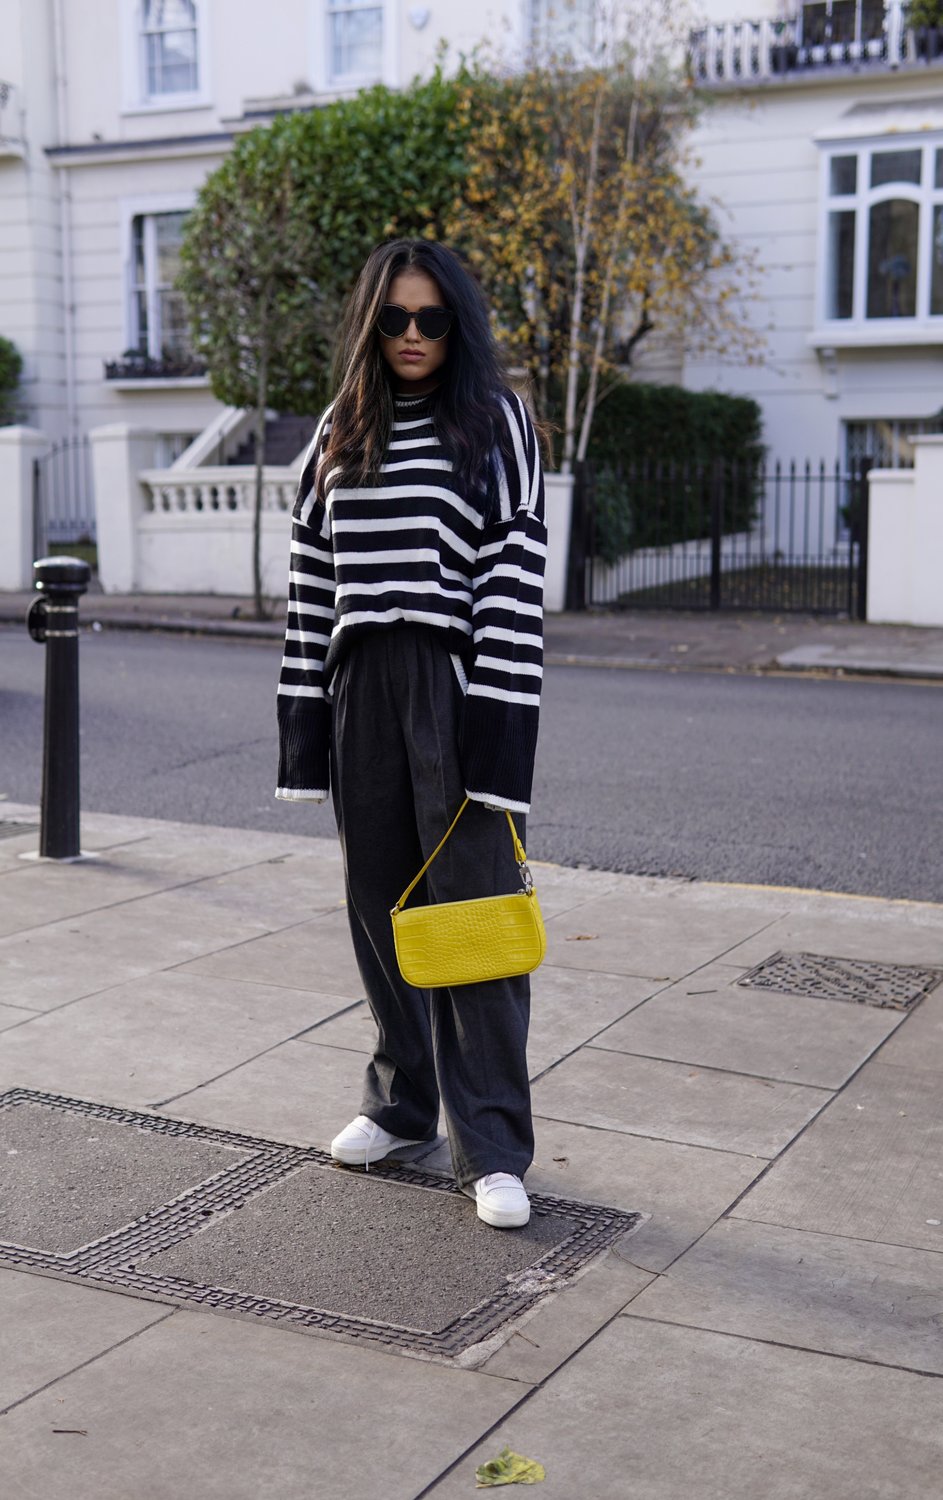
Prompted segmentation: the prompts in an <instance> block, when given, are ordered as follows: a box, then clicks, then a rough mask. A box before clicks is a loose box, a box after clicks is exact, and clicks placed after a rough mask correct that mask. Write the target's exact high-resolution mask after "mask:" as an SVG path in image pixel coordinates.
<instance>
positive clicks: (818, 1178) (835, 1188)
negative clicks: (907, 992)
mask: <svg viewBox="0 0 943 1500" xmlns="http://www.w3.org/2000/svg"><path fill="white" fill-rule="evenodd" d="M908 1024H909V1023H908ZM733 1212H734V1215H735V1217H737V1218H742V1219H753V1220H757V1221H759V1222H762V1223H768V1224H780V1225H782V1226H784V1227H787V1228H793V1229H810V1230H815V1231H817V1232H819V1233H820V1234H837V1235H850V1236H854V1237H855V1238H857V1239H863V1240H876V1241H880V1242H883V1243H885V1244H891V1245H911V1246H914V1247H915V1248H917V1249H924V1250H939V1249H943V1227H941V1221H943V1090H941V1088H940V1080H939V1078H938V1076H937V1075H936V1074H935V1073H932V1072H914V1071H911V1070H910V1069H908V1068H899V1067H891V1066H889V1065H888V1064H886V1063H884V1062H883V1060H881V1059H877V1060H875V1061H872V1062H870V1063H869V1064H868V1066H867V1068H865V1069H864V1070H863V1072H862V1073H860V1074H859V1076H858V1077H857V1078H855V1079H853V1080H852V1082H851V1083H850V1084H848V1086H847V1088H845V1089H844V1090H843V1092H842V1093H841V1094H839V1095H838V1096H837V1097H836V1098H835V1099H834V1100H833V1101H832V1103H831V1104H830V1105H829V1107H828V1109H827V1110H825V1111H824V1113H823V1114H822V1115H821V1116H820V1117H819V1119H817V1120H816V1121H815V1124H814V1125H813V1126H812V1127H811V1128H810V1129H809V1130H807V1131H806V1132H805V1134H804V1135H803V1137H802V1139H801V1140H800V1141H797V1142H796V1143H795V1145H794V1146H793V1147H792V1149H791V1150H790V1151H789V1152H787V1154H786V1155H785V1156H784V1157H783V1159H782V1161H779V1162H776V1164H775V1165H774V1166H773V1167H771V1168H770V1170H769V1172H767V1174H766V1176H765V1177H764V1178H763V1180H762V1181H761V1182H758V1183H757V1184H756V1186H755V1187H754V1188H752V1189H751V1190H750V1192H749V1193H747V1195H746V1197H745V1198H744V1199H743V1201H742V1202H741V1203H740V1204H738V1206H737V1208H736V1209H734V1211H733ZM928 1221H930V1222H928Z"/></svg>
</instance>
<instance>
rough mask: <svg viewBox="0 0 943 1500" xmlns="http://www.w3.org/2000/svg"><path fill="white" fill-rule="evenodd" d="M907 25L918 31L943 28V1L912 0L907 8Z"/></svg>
mask: <svg viewBox="0 0 943 1500" xmlns="http://www.w3.org/2000/svg"><path fill="white" fill-rule="evenodd" d="M907 25H908V26H909V27H910V28H911V30H914V31H918V30H919V29H920V28H921V27H923V26H925V27H927V28H928V29H931V30H932V29H934V28H937V29H939V28H941V27H943V0H911V3H910V4H909V5H908V6H907Z"/></svg>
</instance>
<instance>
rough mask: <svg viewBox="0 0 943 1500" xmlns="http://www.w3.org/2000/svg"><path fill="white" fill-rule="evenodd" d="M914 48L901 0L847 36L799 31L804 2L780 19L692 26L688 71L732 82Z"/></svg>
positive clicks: (853, 63)
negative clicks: (870, 25) (865, 29)
mask: <svg viewBox="0 0 943 1500" xmlns="http://www.w3.org/2000/svg"><path fill="white" fill-rule="evenodd" d="M917 55H918V49H917V47H916V44H915V40H914V35H913V33H912V32H910V31H908V30H907V29H906V6H905V3H904V0H888V3H887V4H886V5H885V8H884V22H883V26H882V27H879V28H878V29H877V31H876V32H875V31H874V30H872V31H871V32H870V34H867V35H865V34H863V35H861V36H859V37H856V38H854V39H852V40H849V41H828V40H824V39H822V38H821V37H816V39H815V41H814V42H813V41H812V40H811V39H810V38H809V37H804V36H803V20H802V7H801V5H800V6H798V7H797V12H796V15H795V16H794V17H793V18H792V19H789V20H783V21H770V20H761V21H725V22H723V23H721V24H719V25H710V26H705V27H704V28H703V29H702V30H699V31H695V32H692V34H691V39H690V60H691V71H692V73H693V75H694V80H695V82H696V83H706V84H728V85H729V84H735V83H737V82H743V83H748V82H751V81H753V80H757V79H767V78H773V77H782V76H784V75H786V74H790V73H795V72H800V71H802V72H807V71H812V70H823V69H826V68H828V69H832V68H842V69H846V68H856V69H857V68H860V67H862V66H868V67H871V68H874V67H878V66H880V67H895V68H896V67H897V66H898V65H899V64H900V63H906V62H914V61H916V59H917Z"/></svg>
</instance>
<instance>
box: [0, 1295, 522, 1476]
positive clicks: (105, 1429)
mask: <svg viewBox="0 0 943 1500" xmlns="http://www.w3.org/2000/svg"><path fill="white" fill-rule="evenodd" d="M520 1396H521V1385H520V1383H519V1382H516V1381H510V1380H503V1379H501V1378H500V1377H496V1376H488V1375H479V1374H477V1373H475V1372H473V1371H467V1370H460V1369H445V1368H443V1367H442V1366H440V1365H434V1364H424V1363H421V1362H420V1361H418V1360H413V1359H404V1358H403V1357H402V1356H400V1355H392V1354H385V1353H380V1352H379V1351H376V1350H372V1349H365V1348H357V1347H352V1346H349V1345H345V1344H342V1343H339V1342H334V1341H331V1340H328V1339H320V1338H310V1337H306V1336H304V1335H302V1334H293V1333H291V1332H289V1331H287V1330H285V1329H282V1328H265V1327H257V1326H254V1325H252V1324H248V1323H244V1322H241V1321H236V1320H234V1319H226V1318H219V1317H213V1316H212V1315H210V1314H205V1313H198V1312H189V1311H179V1312H176V1313H174V1314H173V1315H172V1316H171V1317H169V1318H166V1319H164V1321H162V1322H159V1323H157V1324H156V1325H155V1326H154V1327H152V1328H149V1329H146V1330H144V1331H143V1332H142V1333H140V1334H139V1335H138V1336H137V1337H136V1338H133V1339H131V1340H130V1341H129V1342H127V1343H125V1344H123V1345H121V1347H120V1348H118V1349H115V1350H114V1351H112V1352H111V1353H108V1354H105V1355H103V1356H102V1357H101V1358H100V1359H96V1360H95V1361H94V1362H93V1363H91V1364H88V1365H86V1366H85V1367H84V1368H83V1369H80V1370H77V1371H76V1372H75V1373H74V1374H72V1375H69V1376H67V1377H66V1378H65V1379H63V1380H60V1381H58V1382H57V1383H56V1384H55V1385H54V1386H52V1387H50V1388H49V1389H48V1390H46V1391H41V1392H39V1393H38V1394H37V1395H35V1396H33V1397H31V1399H30V1400H29V1401H25V1402H24V1403H23V1404H22V1405H21V1406H18V1407H17V1408H16V1409H15V1410H14V1411H13V1412H11V1413H10V1414H9V1415H8V1417H7V1418H6V1419H5V1432H6V1438H7V1448H6V1454H5V1458H4V1478H5V1481H6V1486H5V1487H6V1489H7V1490H8V1492H9V1493H10V1495H11V1496H12V1495H23V1496H27V1495H29V1496H33V1495H35V1496H42V1500H129V1497H131V1496H133V1497H134V1500H181V1496H186V1495H198V1496H199V1497H200V1500H260V1497H261V1496H265V1497H269V1496H271V1497H272V1500H276V1497H277V1500H312V1497H314V1496H322V1495H323V1496H325V1497H328V1496H329V1497H330V1500H377V1497H378V1496H381V1495H382V1496H383V1500H415V1496H416V1495H417V1494H418V1493H419V1492H420V1490H422V1489H423V1488H424V1487H425V1486H426V1485H427V1484H428V1483H429V1482H430V1481H431V1480H433V1479H434V1478H435V1476H436V1475H437V1474H438V1473H440V1472H441V1470H442V1469H443V1468H444V1467H445V1466H446V1465H447V1464H449V1463H451V1462H452V1460H453V1459H454V1458H456V1457H457V1456H458V1455H459V1454H460V1453H461V1452H462V1451H463V1449H464V1448H465V1447H466V1446H467V1445H468V1444H469V1443H471V1442H473V1441H474V1440H475V1438H476V1437H477V1436H478V1434H479V1433H480V1432H482V1431H484V1430H486V1429H487V1428H488V1427H490V1426H491V1425H492V1423H494V1422H495V1421H496V1420H497V1419H498V1418H499V1417H500V1416H501V1415H502V1414H503V1413H504V1412H505V1411H506V1410H507V1409H508V1407H509V1406H511V1405H512V1404H513V1403H514V1402H515V1401H518V1400H519V1399H520ZM53 1428H78V1429H81V1430H82V1432H83V1433H84V1434H85V1435H84V1436H53V1435H52V1429H53Z"/></svg>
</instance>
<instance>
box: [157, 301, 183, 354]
mask: <svg viewBox="0 0 943 1500" xmlns="http://www.w3.org/2000/svg"><path fill="white" fill-rule="evenodd" d="M157 313H158V317H159V318H160V352H161V354H177V355H180V354H186V353H188V352H189V338H188V330H187V313H186V306H185V304H184V300H183V298H182V297H181V295H180V293H179V292H170V291H162V292H158V294H157Z"/></svg>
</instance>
